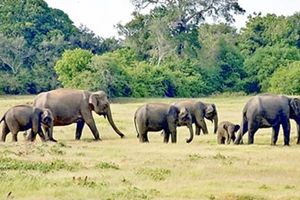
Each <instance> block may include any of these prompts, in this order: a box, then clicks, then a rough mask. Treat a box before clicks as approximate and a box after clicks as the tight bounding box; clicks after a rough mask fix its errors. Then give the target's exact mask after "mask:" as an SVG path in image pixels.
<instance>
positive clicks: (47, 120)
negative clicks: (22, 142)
mask: <svg viewBox="0 0 300 200" xmlns="http://www.w3.org/2000/svg"><path fill="white" fill-rule="evenodd" d="M2 121H4V124H3V126H2V136H1V141H3V142H5V140H6V136H7V134H8V133H10V132H11V133H12V141H13V142H17V141H18V138H17V134H18V132H19V131H26V130H28V129H31V131H32V134H33V135H36V134H39V136H40V137H41V140H42V141H47V140H51V141H54V142H55V140H54V139H53V137H52V129H53V116H52V113H51V111H50V110H49V109H42V108H37V107H33V106H29V105H18V106H14V107H12V108H10V109H9V110H7V112H6V113H5V114H4V115H3V117H2V118H1V120H0V122H2ZM41 125H44V126H47V127H48V128H49V130H50V131H49V133H48V135H46V137H45V135H44V133H43V131H42V128H41Z"/></svg>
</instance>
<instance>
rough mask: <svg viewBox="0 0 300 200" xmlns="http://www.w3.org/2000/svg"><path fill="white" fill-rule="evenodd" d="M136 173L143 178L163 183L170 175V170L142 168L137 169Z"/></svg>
mask: <svg viewBox="0 0 300 200" xmlns="http://www.w3.org/2000/svg"><path fill="white" fill-rule="evenodd" d="M136 173H137V174H141V175H144V176H148V177H150V178H151V179H153V180H154V181H163V180H165V179H166V178H167V177H168V176H169V175H170V174H171V170H169V169H164V168H155V169H150V168H142V169H139V170H138V171H137V172H136Z"/></svg>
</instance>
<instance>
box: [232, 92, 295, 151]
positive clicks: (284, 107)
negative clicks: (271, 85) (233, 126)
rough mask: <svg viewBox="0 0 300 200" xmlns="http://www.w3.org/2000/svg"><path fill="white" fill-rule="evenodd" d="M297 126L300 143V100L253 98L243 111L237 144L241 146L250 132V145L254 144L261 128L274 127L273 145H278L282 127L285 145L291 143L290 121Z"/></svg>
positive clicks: (281, 96)
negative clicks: (244, 136)
mask: <svg viewBox="0 0 300 200" xmlns="http://www.w3.org/2000/svg"><path fill="white" fill-rule="evenodd" d="M290 118H291V119H294V120H295V121H296V124H297V130H298V140H297V144H299V142H300V134H299V124H300V99H299V98H289V97H286V96H283V95H273V94H263V95H257V96H254V97H252V98H251V99H250V100H249V101H248V102H247V103H246V105H245V107H244V109H243V119H242V123H241V128H240V131H239V134H238V136H237V138H236V140H235V142H234V143H235V144H240V143H241V141H242V137H243V135H244V134H245V133H246V132H247V131H248V144H253V143H254V134H255V133H256V131H257V130H258V129H259V128H269V127H272V129H273V132H272V138H271V145H276V142H277V139H278V133H279V129H280V125H281V126H282V128H283V134H284V145H289V142H290V120H289V119H290Z"/></svg>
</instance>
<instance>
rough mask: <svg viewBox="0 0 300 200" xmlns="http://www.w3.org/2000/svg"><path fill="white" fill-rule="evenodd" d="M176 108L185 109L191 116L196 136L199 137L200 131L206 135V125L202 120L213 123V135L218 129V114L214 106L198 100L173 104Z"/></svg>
mask: <svg viewBox="0 0 300 200" xmlns="http://www.w3.org/2000/svg"><path fill="white" fill-rule="evenodd" d="M173 105H175V106H176V107H179V108H187V109H188V110H189V112H190V114H191V116H192V123H195V126H196V132H195V134H196V135H200V132H201V130H203V133H204V134H208V130H207V125H206V123H205V121H204V118H206V119H208V120H210V121H212V122H214V133H216V132H217V128H218V112H217V109H216V106H215V104H211V103H203V102H201V101H198V100H192V99H187V100H182V101H177V102H175V103H173Z"/></svg>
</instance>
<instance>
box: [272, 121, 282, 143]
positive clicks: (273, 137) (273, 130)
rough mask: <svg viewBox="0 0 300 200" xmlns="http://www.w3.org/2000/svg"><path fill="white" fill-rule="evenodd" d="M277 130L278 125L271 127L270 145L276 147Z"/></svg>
mask: <svg viewBox="0 0 300 200" xmlns="http://www.w3.org/2000/svg"><path fill="white" fill-rule="evenodd" d="M279 129H280V124H278V125H276V126H273V127H272V138H271V145H276V142H277V140H278V134H279Z"/></svg>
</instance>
